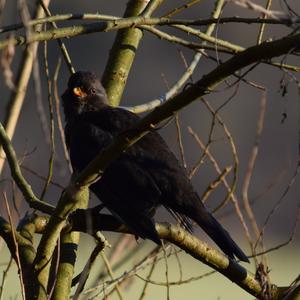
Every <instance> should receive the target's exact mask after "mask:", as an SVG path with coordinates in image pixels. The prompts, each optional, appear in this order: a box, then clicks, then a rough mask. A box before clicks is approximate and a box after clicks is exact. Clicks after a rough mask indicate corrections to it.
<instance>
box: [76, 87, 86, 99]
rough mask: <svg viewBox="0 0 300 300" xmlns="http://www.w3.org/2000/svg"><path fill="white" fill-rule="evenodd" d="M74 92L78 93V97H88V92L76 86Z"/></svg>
mask: <svg viewBox="0 0 300 300" xmlns="http://www.w3.org/2000/svg"><path fill="white" fill-rule="evenodd" d="M73 94H74V95H76V96H77V97H80V98H83V97H86V96H87V94H86V93H85V92H84V91H83V90H82V89H81V88H80V87H76V88H74V89H73Z"/></svg>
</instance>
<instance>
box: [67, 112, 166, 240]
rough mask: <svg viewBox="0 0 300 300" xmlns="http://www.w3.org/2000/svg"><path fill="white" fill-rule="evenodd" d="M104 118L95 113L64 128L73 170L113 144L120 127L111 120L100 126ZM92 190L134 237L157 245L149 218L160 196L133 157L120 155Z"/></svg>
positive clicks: (150, 179)
mask: <svg viewBox="0 0 300 300" xmlns="http://www.w3.org/2000/svg"><path fill="white" fill-rule="evenodd" d="M105 115H106V116H107V114H105ZM105 115H104V116H105ZM104 116H103V115H102V114H101V113H98V112H97V113H92V114H86V115H85V116H84V117H82V118H78V119H77V120H76V122H74V123H73V124H69V125H68V126H67V127H66V139H67V141H68V147H69V149H70V157H71V161H72V165H73V167H74V169H75V170H77V171H81V170H82V169H84V168H85V167H86V165H87V164H88V163H89V162H90V161H91V160H93V159H94V158H95V156H96V155H97V154H99V153H100V152H101V151H102V150H103V149H105V148H106V147H107V146H108V145H109V144H110V143H111V142H112V141H113V138H114V137H115V136H116V135H117V134H118V133H117V131H118V130H117V129H116V128H117V127H119V126H121V127H122V124H120V123H119V124H118V123H115V122H113V123H114V124H111V126H110V124H109V123H110V122H112V118H110V119H109V120H108V119H106V121H107V123H104V124H103V123H102V122H103V121H105V118H104ZM112 117H115V116H114V115H113V116H112ZM120 119H121V121H120ZM120 119H119V121H118V122H122V120H123V121H125V122H127V123H130V122H131V121H130V120H129V121H128V120H127V121H126V120H124V118H122V116H121V117H120ZM132 122H134V121H133V120H132ZM125 129H126V127H125ZM109 130H110V131H109ZM91 190H92V191H93V192H94V193H95V194H96V195H97V196H98V198H99V199H100V200H101V201H102V202H103V204H104V205H105V206H106V207H107V208H108V209H109V210H110V211H111V212H112V213H113V214H114V215H115V216H117V217H118V218H119V219H121V221H122V222H123V223H125V224H126V225H127V226H128V227H129V228H130V229H131V230H132V231H133V232H134V233H135V234H137V235H138V236H140V237H142V238H149V239H152V240H153V241H154V242H156V243H158V244H160V239H159V237H158V234H157V232H156V230H155V225H154V221H153V219H152V215H153V214H154V211H155V208H156V206H157V205H158V202H159V197H160V196H161V192H160V190H159V188H158V187H157V185H156V183H155V181H154V180H153V179H152V177H151V176H149V174H148V172H147V171H146V170H144V169H143V168H142V167H140V166H139V164H138V163H137V162H136V161H135V157H134V155H132V153H131V154H130V153H122V154H121V155H120V157H119V158H118V159H117V160H115V161H114V162H112V163H111V164H110V165H109V166H108V167H107V169H106V170H105V172H104V174H103V176H102V177H101V179H100V180H99V181H97V182H96V183H95V184H93V185H92V186H91Z"/></svg>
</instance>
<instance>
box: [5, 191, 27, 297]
mask: <svg viewBox="0 0 300 300" xmlns="http://www.w3.org/2000/svg"><path fill="white" fill-rule="evenodd" d="M3 197H4V201H5V206H6V211H7V215H8V219H9V224H10V226H11V233H12V238H13V242H14V246H15V249H16V252H15V258H16V262H17V266H18V270H19V272H18V273H19V279H20V284H21V293H22V298H23V300H26V297H25V288H24V281H23V271H22V265H21V260H20V255H19V244H18V242H17V239H16V233H15V228H14V226H13V222H12V217H11V212H10V208H9V204H8V200H7V197H6V194H5V193H3Z"/></svg>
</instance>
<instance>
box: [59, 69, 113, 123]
mask: <svg viewBox="0 0 300 300" xmlns="http://www.w3.org/2000/svg"><path fill="white" fill-rule="evenodd" d="M62 100H63V108H64V112H65V117H66V119H69V118H70V117H72V116H76V115H79V114H81V113H83V112H87V111H97V110H99V109H101V108H102V107H103V106H106V105H109V104H108V100H107V95H106V92H105V89H104V87H103V86H102V84H101V82H100V80H99V78H98V77H97V76H96V75H95V74H94V73H91V72H84V71H79V72H76V73H74V74H72V75H71V77H70V79H69V81H68V88H67V89H66V91H65V92H64V93H63V95H62Z"/></svg>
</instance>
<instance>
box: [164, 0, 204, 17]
mask: <svg viewBox="0 0 300 300" xmlns="http://www.w3.org/2000/svg"><path fill="white" fill-rule="evenodd" d="M201 1H202V0H191V1H190V2H188V3H185V4H183V5H181V6H179V7H175V8H174V9H172V10H171V11H170V12H168V13H166V14H164V15H163V16H162V17H163V18H171V17H173V16H175V15H177V14H179V13H181V12H182V11H184V10H187V9H189V8H191V7H192V6H193V5H195V4H198V3H199V2H201Z"/></svg>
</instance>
